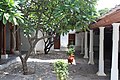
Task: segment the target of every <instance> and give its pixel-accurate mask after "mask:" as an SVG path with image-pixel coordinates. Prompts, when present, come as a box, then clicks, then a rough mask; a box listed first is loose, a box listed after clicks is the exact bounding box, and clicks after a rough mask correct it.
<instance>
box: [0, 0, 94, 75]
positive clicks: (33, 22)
mask: <svg viewBox="0 0 120 80" xmlns="http://www.w3.org/2000/svg"><path fill="white" fill-rule="evenodd" d="M23 1H24V0H23ZM3 2H5V5H6V4H7V6H8V8H7V7H6V6H4V5H3V6H4V7H1V8H0V9H1V11H2V10H3V12H6V13H7V12H9V13H10V14H12V19H11V17H10V16H9V17H4V16H5V15H4V16H3V15H2V19H1V20H2V21H3V23H4V24H6V23H7V22H6V21H10V22H13V24H15V25H17V24H18V22H19V21H20V22H23V19H21V18H22V16H21V15H22V14H21V12H20V11H19V10H21V11H22V13H23V14H24V15H23V16H24V25H19V26H22V27H20V28H22V29H23V31H24V35H25V36H26V37H27V39H28V41H29V44H30V47H29V50H28V52H27V53H26V54H24V55H22V52H21V48H19V51H14V53H16V54H17V55H18V56H19V57H20V59H21V62H22V67H23V74H28V68H27V60H28V58H29V56H30V55H31V53H32V51H33V50H34V48H35V45H36V44H37V42H38V41H40V40H43V39H44V41H45V42H47V41H48V43H52V42H53V41H52V40H53V38H54V37H55V36H57V35H61V34H66V33H67V32H69V30H74V29H76V30H80V29H83V28H86V27H87V26H88V25H89V23H90V22H91V21H94V19H95V16H96V10H95V7H94V6H95V4H96V0H91V1H89V0H26V1H25V2H22V0H21V4H19V5H20V6H18V5H17V6H13V5H16V4H15V3H16V2H17V1H15V2H14V0H5V1H4V0H2V1H1V2H0V3H1V5H2V3H3ZM19 2H20V0H19ZM9 4H10V6H11V5H12V6H11V7H9ZM18 7H20V9H18ZM7 9H9V11H7ZM14 10H15V11H14ZM18 11H19V12H20V14H19V15H17V16H18V17H17V16H16V14H17V13H18ZM13 12H14V15H13ZM0 14H3V13H0ZM7 15H8V13H7ZM4 18H5V19H4ZM17 21H18V22H17ZM39 31H40V32H42V33H43V36H41V37H38V32H39ZM23 45H24V44H23ZM19 47H21V45H19Z"/></svg>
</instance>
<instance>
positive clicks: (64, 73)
mask: <svg viewBox="0 0 120 80" xmlns="http://www.w3.org/2000/svg"><path fill="white" fill-rule="evenodd" d="M54 71H55V73H56V74H57V80H67V78H68V74H69V73H68V63H65V62H64V61H61V60H59V61H56V62H55V63H54Z"/></svg>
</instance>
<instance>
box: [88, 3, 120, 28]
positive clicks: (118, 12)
mask: <svg viewBox="0 0 120 80" xmlns="http://www.w3.org/2000/svg"><path fill="white" fill-rule="evenodd" d="M118 22H120V5H117V6H115V8H112V9H111V10H110V11H109V12H108V13H106V14H105V15H103V16H102V17H100V18H99V19H98V20H97V21H96V22H95V23H92V24H91V25H90V28H97V27H106V26H109V25H111V24H112V23H118Z"/></svg>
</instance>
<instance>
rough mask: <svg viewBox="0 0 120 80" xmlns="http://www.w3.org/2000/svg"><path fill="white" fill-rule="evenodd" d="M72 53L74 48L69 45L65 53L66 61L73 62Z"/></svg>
mask: <svg viewBox="0 0 120 80" xmlns="http://www.w3.org/2000/svg"><path fill="white" fill-rule="evenodd" d="M74 53H75V48H74V45H70V46H69V48H68V51H67V54H68V55H69V57H68V63H71V64H72V63H73V60H74Z"/></svg>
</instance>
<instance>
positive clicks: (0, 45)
mask: <svg viewBox="0 0 120 80" xmlns="http://www.w3.org/2000/svg"><path fill="white" fill-rule="evenodd" d="M2 39H3V36H2V23H1V22H0V58H1V55H2V47H3V46H2V43H3V42H2V41H3V40H2Z"/></svg>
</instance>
